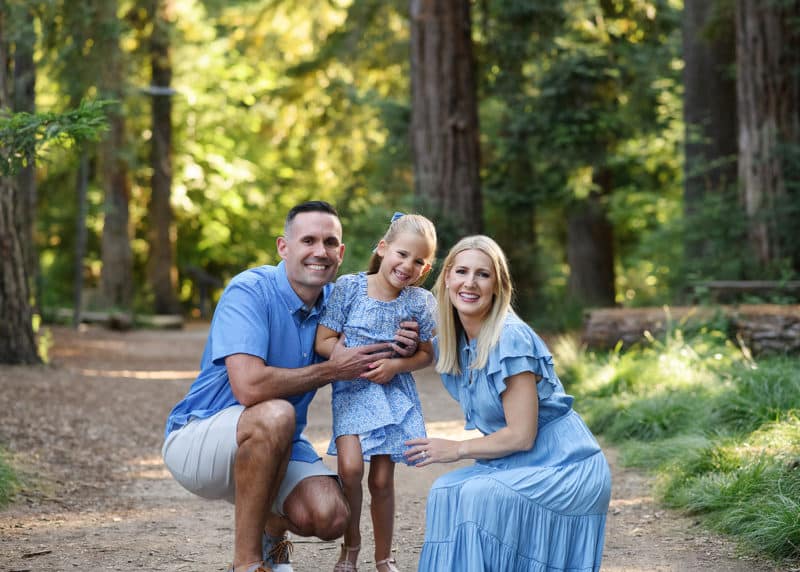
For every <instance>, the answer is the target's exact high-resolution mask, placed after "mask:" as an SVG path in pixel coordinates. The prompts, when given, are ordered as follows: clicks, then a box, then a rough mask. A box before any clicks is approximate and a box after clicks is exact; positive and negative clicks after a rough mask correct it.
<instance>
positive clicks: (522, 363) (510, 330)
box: [486, 317, 561, 400]
mask: <svg viewBox="0 0 800 572" xmlns="http://www.w3.org/2000/svg"><path fill="white" fill-rule="evenodd" d="M486 371H487V374H488V375H487V376H488V378H489V381H490V383H491V384H492V386H493V387H494V389H495V391H496V392H497V393H498V394H502V393H503V392H504V391H505V390H506V379H508V378H509V377H511V376H514V375H517V374H519V373H522V372H526V371H529V372H532V373H534V374H536V375H537V376H538V377H541V379H540V381H539V383H538V384H537V389H538V393H539V400H542V399H546V398H548V397H550V396H551V395H552V394H553V391H555V390H557V389H559V388H560V387H561V383H560V381H559V380H558V377H557V376H556V373H555V369H554V367H553V356H552V355H551V354H550V350H548V349H547V346H546V345H545V343H544V342H543V341H542V339H541V338H540V337H539V336H538V335H536V333H535V332H534V331H533V330H532V329H531V328H530V327H529V326H528V325H527V324H525V323H524V322H522V321H521V320H519V318H516V317H514V318H511V319H509V320H508V321H507V322H506V325H505V327H504V328H503V333H502V334H501V335H500V341H499V342H498V344H497V346H495V348H494V349H493V350H492V352H491V353H490V354H489V360H488V362H487V364H486Z"/></svg>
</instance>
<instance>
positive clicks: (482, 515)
mask: <svg viewBox="0 0 800 572" xmlns="http://www.w3.org/2000/svg"><path fill="white" fill-rule="evenodd" d="M434 347H435V348H436V349H437V353H438V347H437V345H436V340H434ZM459 352H460V355H459V363H460V364H461V369H462V374H460V375H442V381H443V383H444V385H445V388H446V389H447V391H448V392H449V393H450V394H451V395H452V397H453V398H455V399H456V400H458V402H459V403H460V404H461V408H462V409H463V411H464V415H465V417H466V428H467V429H478V430H479V431H480V432H481V433H483V434H484V435H486V434H489V433H493V432H495V431H498V430H499V429H501V428H502V427H505V426H506V420H505V414H504V411H503V404H502V400H501V399H502V398H501V396H502V393H503V392H504V391H505V389H506V379H508V378H509V377H511V376H513V375H516V374H518V373H522V372H533V373H535V374H536V375H538V376H541V380H540V381H539V382H538V384H537V389H538V394H539V418H538V433H537V436H536V441H535V442H534V445H533V447H532V448H531V449H530V450H527V451H520V452H517V453H513V454H511V455H508V456H506V457H501V458H498V459H488V460H478V461H476V463H475V464H474V465H472V466H469V467H465V468H462V469H457V470H455V471H452V472H450V473H447V474H445V475H443V476H441V477H439V478H438V479H437V480H436V482H435V483H434V485H433V487H432V488H431V491H430V493H429V495H428V504H427V509H426V513H427V516H426V526H425V544H424V545H423V547H422V553H421V555H420V560H419V570H420V571H422V572H446V571H452V572H483V571H491V572H523V571H525V572H534V571H535V572H545V571H548V572H550V571H555V570H569V571H573V572H577V571H590V570H592V571H596V570H599V569H600V561H601V558H602V554H603V542H604V536H605V522H606V513H607V511H608V503H609V500H610V496H611V473H610V471H609V468H608V464H607V462H606V459H605V457H604V456H603V453H602V451H601V450H600V447H599V446H598V444H597V441H596V440H595V438H594V437H593V436H592V434H591V432H590V431H589V429H588V428H587V427H586V425H585V424H584V422H583V420H582V419H581V418H580V417H579V416H578V414H577V413H575V411H573V409H572V397H571V396H569V395H567V394H566V393H564V388H563V387H562V385H561V382H560V381H559V379H558V377H557V376H556V373H555V371H554V370H553V358H552V356H551V355H550V352H549V350H548V349H547V346H545V344H544V342H543V341H542V340H541V339H540V338H539V336H537V335H536V333H534V331H533V330H531V329H530V328H529V327H528V326H527V325H526V324H525V323H524V322H522V321H521V320H520V319H519V318H518V317H517V316H516V315H514V314H510V315H509V316H508V317H507V318H506V322H505V325H504V329H503V332H502V335H501V338H500V341H499V343H498V345H497V346H495V348H494V349H493V350H492V351H491V353H490V355H489V360H488V363H487V365H486V367H484V368H483V369H480V370H472V369H470V368H469V367H468V364H470V363H471V362H472V359H473V357H474V355H475V343H474V341H473V342H472V343H470V342H468V341H467V339H466V337H463V338H462V339H461V341H460V345H459Z"/></svg>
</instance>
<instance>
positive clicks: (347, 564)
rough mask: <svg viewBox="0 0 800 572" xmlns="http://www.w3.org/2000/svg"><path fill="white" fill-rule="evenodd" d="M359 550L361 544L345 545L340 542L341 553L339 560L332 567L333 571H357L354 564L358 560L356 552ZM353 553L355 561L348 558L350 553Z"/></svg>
mask: <svg viewBox="0 0 800 572" xmlns="http://www.w3.org/2000/svg"><path fill="white" fill-rule="evenodd" d="M360 550H361V545H360V544H359V545H358V546H345V545H344V543H342V555H341V557H340V558H339V562H337V563H336V566H334V567H333V572H358V568H357V567H356V564H357V562H358V552H359V551H360ZM353 553H355V555H356V556H355V558H356V562H352V561H351V560H350V555H351V554H353Z"/></svg>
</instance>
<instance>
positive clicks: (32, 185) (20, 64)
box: [12, 5, 39, 303]
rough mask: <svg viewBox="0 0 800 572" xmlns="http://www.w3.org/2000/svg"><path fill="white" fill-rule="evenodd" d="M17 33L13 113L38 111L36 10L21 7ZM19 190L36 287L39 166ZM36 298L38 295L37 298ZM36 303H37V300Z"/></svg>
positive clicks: (22, 175)
mask: <svg viewBox="0 0 800 572" xmlns="http://www.w3.org/2000/svg"><path fill="white" fill-rule="evenodd" d="M15 23H16V26H17V27H18V28H17V29H18V32H17V34H16V35H15V37H16V39H17V41H16V42H15V44H14V91H13V95H12V99H13V109H14V112H21V111H24V112H27V113H34V112H35V111H36V66H35V64H34V60H33V50H34V44H35V40H36V33H35V31H34V16H33V10H32V9H31V8H30V7H29V6H24V5H23V6H22V7H21V9H20V10H19V11H18V13H17V17H16V18H15ZM17 192H18V193H19V198H20V200H21V201H22V203H23V204H22V205H21V208H20V209H19V213H18V215H19V218H18V220H17V223H18V224H19V225H20V237H22V249H23V255H24V257H25V266H26V272H27V274H28V276H29V279H30V281H31V284H30V287H31V289H32V290H33V289H34V288H35V284H36V277H37V276H38V274H39V257H38V253H37V249H36V240H35V232H34V228H35V221H36V166H35V165H34V164H30V165H28V166H27V167H23V168H22V169H21V170H20V171H19V173H17ZM34 300H36V297H34ZM34 303H35V302H34Z"/></svg>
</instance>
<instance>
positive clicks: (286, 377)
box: [225, 340, 392, 407]
mask: <svg viewBox="0 0 800 572" xmlns="http://www.w3.org/2000/svg"><path fill="white" fill-rule="evenodd" d="M391 355H392V352H391V350H390V349H389V347H388V346H387V344H371V345H368V346H361V347H356V348H346V347H345V346H344V340H341V341H339V342H338V343H337V344H336V345H335V346H334V348H333V351H332V352H331V355H330V359H328V361H325V362H322V363H316V364H312V365H309V366H306V367H299V368H283V367H273V366H270V365H268V364H265V363H264V360H262V359H261V358H259V357H256V356H253V355H249V354H233V355H229V356H228V357H226V358H225V366H226V367H227V368H228V378H229V379H230V383H231V390H232V391H233V396H234V397H235V398H236V400H237V401H238V402H239V403H241V404H242V405H244V406H245V407H251V406H252V405H255V404H256V403H260V402H262V401H267V400H268V399H279V398H286V397H290V396H292V395H299V394H301V393H305V392H307V391H311V390H312V389H317V388H319V387H322V386H323V385H326V384H328V383H330V382H331V381H333V380H334V379H356V378H357V377H360V376H362V375H363V374H364V373H366V372H367V371H368V370H369V369H370V364H372V363H374V362H376V361H378V360H380V359H384V358H388V357H391Z"/></svg>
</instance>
